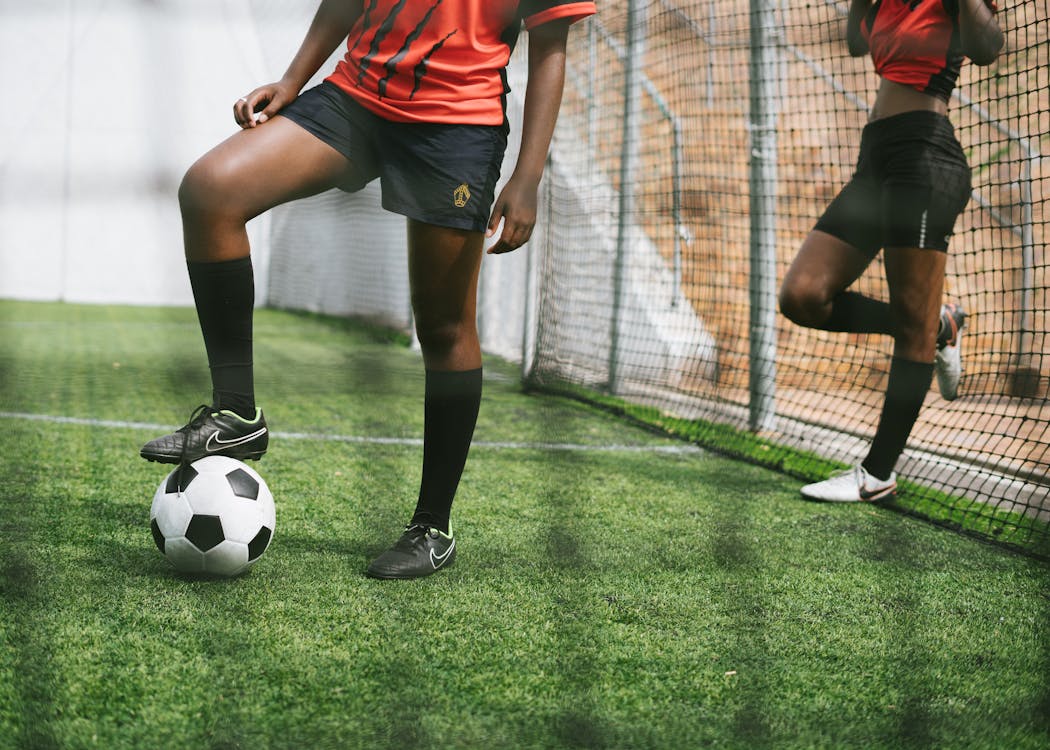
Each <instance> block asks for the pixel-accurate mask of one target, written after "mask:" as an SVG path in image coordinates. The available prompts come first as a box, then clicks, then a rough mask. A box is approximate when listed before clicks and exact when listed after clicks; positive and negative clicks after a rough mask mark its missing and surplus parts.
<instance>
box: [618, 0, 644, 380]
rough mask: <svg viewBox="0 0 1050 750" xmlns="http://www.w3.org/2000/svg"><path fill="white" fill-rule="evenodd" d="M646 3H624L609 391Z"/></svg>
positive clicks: (630, 204) (631, 198) (636, 137)
mask: <svg viewBox="0 0 1050 750" xmlns="http://www.w3.org/2000/svg"><path fill="white" fill-rule="evenodd" d="M644 2H647V0H628V4H627V5H628V10H627V55H626V60H625V61H624V65H625V69H624V86H623V144H622V148H621V152H620V206H619V209H620V210H619V222H618V225H617V228H616V258H615V260H614V263H613V308H612V330H611V331H610V336H609V391H610V393H616V392H617V391H618V390H619V387H620V371H619V370H620V319H621V316H622V315H623V306H624V295H625V287H626V278H625V277H626V272H627V264H626V256H627V249H628V236H629V234H630V233H631V228H632V227H633V226H634V224H635V221H634V207H635V189H634V188H635V185H634V183H635V176H636V175H637V173H638V146H639V143H640V142H641V135H640V133H641V128H640V125H639V122H638V120H639V108H640V105H641V101H642V69H643V67H644V60H643V58H644V56H645V34H646V29H645V25H646V24H645V16H646V7H645V6H644V5H643V3H644Z"/></svg>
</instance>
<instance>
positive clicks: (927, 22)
mask: <svg viewBox="0 0 1050 750" xmlns="http://www.w3.org/2000/svg"><path fill="white" fill-rule="evenodd" d="M861 31H862V33H863V34H864V38H865V39H866V40H867V42H868V48H869V49H870V50H871V58H872V60H873V61H874V63H875V71H876V72H877V73H878V74H879V75H880V76H882V77H883V78H885V79H887V80H889V81H894V82H895V83H900V84H903V85H905V86H911V87H912V88H914V89H917V90H919V91H922V92H923V93H926V94H931V95H933V96H936V97H938V98H940V99H943V100H944V101H948V99H949V98H950V97H951V94H952V90H953V89H954V88H955V82H956V81H957V80H958V78H959V69H960V68H961V67H962V60H963V53H962V48H961V44H960V39H959V6H958V3H957V0H876V2H875V3H874V4H873V5H872V7H871V10H869V11H868V14H867V16H865V18H864V21H863V22H862V23H861Z"/></svg>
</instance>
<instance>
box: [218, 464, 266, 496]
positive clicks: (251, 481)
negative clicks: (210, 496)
mask: <svg viewBox="0 0 1050 750" xmlns="http://www.w3.org/2000/svg"><path fill="white" fill-rule="evenodd" d="M226 481H227V482H229V483H230V489H232V490H233V494H234V495H236V496H237V497H243V498H245V499H246V500H258V499H259V483H258V482H256V481H255V477H253V476H252V475H251V474H249V473H248V472H246V471H245V470H244V469H234V470H233V471H231V472H230V473H229V474H227V475H226Z"/></svg>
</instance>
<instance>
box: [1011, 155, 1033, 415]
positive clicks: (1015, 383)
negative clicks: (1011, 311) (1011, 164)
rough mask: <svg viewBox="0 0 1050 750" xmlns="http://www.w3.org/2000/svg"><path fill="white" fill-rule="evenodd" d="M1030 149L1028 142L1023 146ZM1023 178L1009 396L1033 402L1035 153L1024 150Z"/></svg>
mask: <svg viewBox="0 0 1050 750" xmlns="http://www.w3.org/2000/svg"><path fill="white" fill-rule="evenodd" d="M1023 145H1025V146H1027V145H1028V144H1027V141H1025V142H1024V143H1023ZM1025 151H1026V154H1025V160H1024V166H1023V168H1022V174H1021V309H1020V311H1019V319H1018V321H1017V327H1018V336H1017V352H1016V356H1015V358H1014V368H1013V372H1012V373H1011V378H1010V381H1011V382H1010V392H1011V393H1012V394H1013V395H1015V396H1021V397H1025V398H1031V397H1032V396H1034V395H1035V394H1036V393H1038V391H1039V370H1038V369H1037V368H1035V367H1033V366H1032V350H1033V349H1034V348H1035V343H1034V342H1035V335H1034V334H1035V326H1034V324H1033V322H1032V320H1033V314H1032V311H1033V310H1034V309H1035V238H1034V235H1033V232H1032V222H1033V220H1034V219H1033V216H1032V161H1033V158H1034V157H1033V153H1032V150H1031V149H1030V148H1026V149H1025Z"/></svg>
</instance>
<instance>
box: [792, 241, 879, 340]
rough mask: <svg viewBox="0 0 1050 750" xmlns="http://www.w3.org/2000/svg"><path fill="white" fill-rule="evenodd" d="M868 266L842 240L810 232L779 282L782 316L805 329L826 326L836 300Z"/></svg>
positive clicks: (865, 258) (864, 258) (866, 259)
mask: <svg viewBox="0 0 1050 750" xmlns="http://www.w3.org/2000/svg"><path fill="white" fill-rule="evenodd" d="M870 264H871V258H870V257H869V256H868V255H865V254H864V253H862V252H861V251H860V250H858V249H857V248H855V247H853V246H852V245H850V244H849V243H847V242H845V241H844V240H841V239H839V238H838V237H835V236H834V235H831V234H828V233H826V232H822V231H820V230H816V229H815V230H813V231H811V232H810V233H809V235H807V237H806V239H805V241H803V243H802V247H801V248H800V249H799V251H798V254H797V255H796V256H795V258H794V260H793V261H792V263H791V266H790V268H788V271H787V274H785V276H784V281H783V282H782V283H781V286H780V295H779V304H780V311H781V313H783V314H784V316H785V317H787V318H788V319H789V320H791V321H792V322H793V323H796V324H798V325H801V326H805V327H807V328H823V327H825V326H826V325H827V323H828V321H829V319H830V318H831V317H832V316H833V314H834V305H835V302H836V298H837V297H838V296H839V295H840V294H842V293H843V292H844V290H845V289H846V288H848V287H849V286H850V284H852V283H853V282H854V281H856V280H857V279H858V278H859V277H860V275H861V274H862V273H864V270H865V269H866V268H867V267H868V266H869V265H870ZM858 296H859V295H858ZM872 302H875V301H874V300H872ZM875 304H877V305H879V304H881V305H884V304H885V303H877V302H875ZM840 317H842V315H841V314H840ZM881 317H882V318H883V319H884V318H885V316H881ZM850 330H852V329H850Z"/></svg>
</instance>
